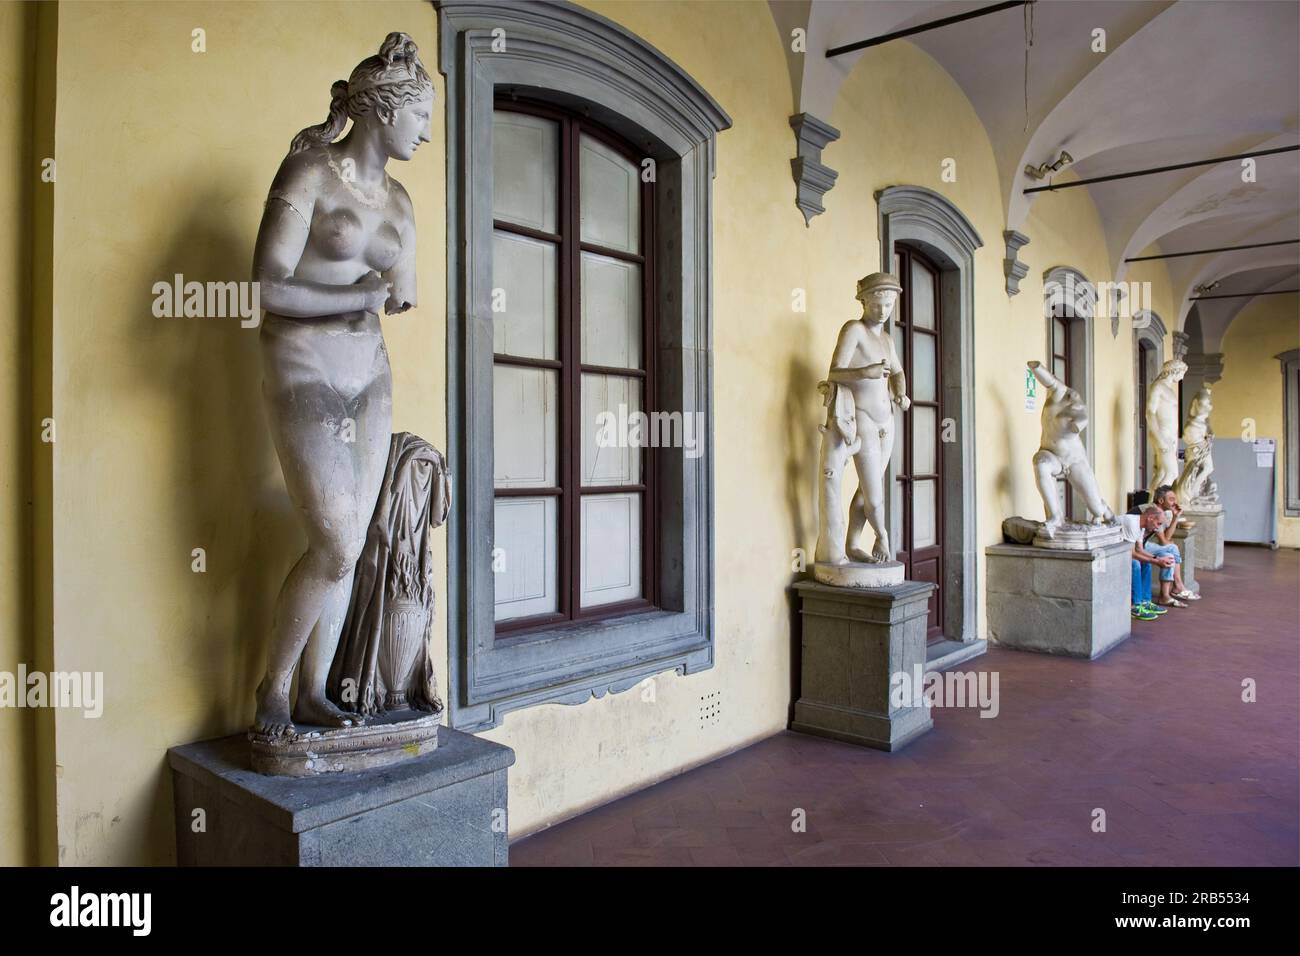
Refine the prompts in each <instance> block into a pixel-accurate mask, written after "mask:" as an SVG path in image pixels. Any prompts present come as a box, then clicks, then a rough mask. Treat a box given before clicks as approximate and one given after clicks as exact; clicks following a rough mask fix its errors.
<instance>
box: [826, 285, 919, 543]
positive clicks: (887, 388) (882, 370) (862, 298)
mask: <svg viewBox="0 0 1300 956" xmlns="http://www.w3.org/2000/svg"><path fill="white" fill-rule="evenodd" d="M900 292H902V286H901V285H900V284H899V282H898V279H897V278H896V277H895V276H893V275H890V274H889V273H887V272H877V273H874V274H872V275H869V276H867V277H865V278H863V279H861V280H859V282H858V287H857V296H856V297H857V300H858V301H859V302H860V303H862V317H861V318H860V319H853V320H851V321H849V322H846V323H845V324H844V327H843V328H842V329H840V335H839V339H838V340H837V342H836V343H835V353H834V356H833V357H832V359H831V368H830V372H829V373H828V375H827V377H826V381H824V382H821V383H820V384H819V385H818V388H819V389H820V390H821V392H822V394H823V395H824V396H825V402H826V405H827V409H828V410H827V415H826V423H825V424H824V425H822V426H820V430H821V432H822V451H821V470H822V473H821V481H820V485H819V494H818V503H819V506H820V528H819V532H820V533H819V534H818V537H817V553H816V560H817V562H818V563H823V564H839V565H843V564H847V563H848V562H849V560H850V559H852V560H854V561H859V562H863V563H870V564H883V563H888V562H892V561H893V560H894V551H893V548H892V547H891V546H890V541H889V532H888V530H887V528H886V526H885V501H886V499H885V470H886V469H887V468H888V467H889V457H890V454H891V452H892V451H893V447H894V410H893V407H892V406H893V405H897V406H898V407H899V408H900V409H902V410H903V411H907V409H908V408H909V407H910V406H911V404H912V403H911V401H910V400H909V399H908V397H907V394H906V381H905V380H904V376H903V366H902V364H901V363H900V362H899V361H898V354H897V352H895V350H894V342H893V340H892V339H891V338H890V336H889V333H888V332H886V331H885V322H886V321H888V319H889V317H890V315H891V314H892V313H893V311H894V307H895V305H897V303H898V296H899V293H900ZM850 455H851V456H852V457H853V464H854V467H855V468H856V470H857V473H858V491H857V493H856V494H855V495H854V496H853V501H852V503H851V505H850V508H849V513H850V517H849V528H848V533H847V536H846V535H845V533H844V509H843V505H842V503H841V499H840V490H841V476H842V474H843V467H844V464H845V462H846V460H847V458H848V457H849V456H850ZM867 524H870V525H871V529H872V531H874V532H875V534H876V541H875V545H874V546H873V547H872V549H871V552H870V553H867V552H866V551H865V550H863V548H862V547H861V546H860V538H861V536H862V533H863V530H864V528H865V526H866V525H867Z"/></svg>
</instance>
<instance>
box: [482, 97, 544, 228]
mask: <svg viewBox="0 0 1300 956" xmlns="http://www.w3.org/2000/svg"><path fill="white" fill-rule="evenodd" d="M559 164H560V134H559V127H558V124H557V123H556V122H555V121H554V120H548V119H543V118H542V117H540V116H529V115H528V114H526V113H510V112H505V111H502V110H497V111H496V112H495V113H494V114H493V115H492V182H493V189H492V216H493V218H495V219H501V220H504V221H505V222H513V223H517V224H518V225H521V226H528V227H529V228H531V229H540V230H542V231H543V232H558V231H559V226H558V223H559V216H558V215H557V205H558V193H559V186H558V183H559Z"/></svg>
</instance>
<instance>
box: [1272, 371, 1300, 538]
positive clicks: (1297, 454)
mask: <svg viewBox="0 0 1300 956" xmlns="http://www.w3.org/2000/svg"><path fill="white" fill-rule="evenodd" d="M1277 360H1278V361H1279V362H1280V363H1281V364H1282V440H1283V442H1284V444H1285V446H1286V447H1285V448H1284V449H1283V450H1284V451H1285V453H1286V460H1285V461H1283V462H1282V514H1283V515H1284V516H1286V517H1288V518H1300V387H1297V385H1296V374H1297V372H1298V371H1300V349H1292V350H1291V351H1289V352H1283V353H1282V354H1281V355H1278V356H1277Z"/></svg>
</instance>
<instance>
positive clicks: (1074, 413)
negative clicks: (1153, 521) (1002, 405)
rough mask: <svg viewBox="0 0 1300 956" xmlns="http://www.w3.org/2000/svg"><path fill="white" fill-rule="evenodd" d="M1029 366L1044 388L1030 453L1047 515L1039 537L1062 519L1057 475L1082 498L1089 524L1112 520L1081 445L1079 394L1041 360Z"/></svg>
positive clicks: (1084, 422) (1083, 412) (1083, 411)
mask: <svg viewBox="0 0 1300 956" xmlns="http://www.w3.org/2000/svg"><path fill="white" fill-rule="evenodd" d="M1029 369H1030V371H1032V372H1033V373H1034V377H1035V378H1037V379H1038V381H1040V382H1042V383H1043V387H1044V388H1046V389H1047V396H1046V398H1045V400H1044V401H1043V416H1042V423H1043V435H1042V445H1041V447H1039V449H1038V451H1037V452H1035V454H1034V477H1035V479H1036V481H1037V482H1038V493H1039V494H1040V495H1041V496H1042V498H1043V510H1044V511H1045V512H1046V515H1047V520H1046V521H1045V522H1044V523H1043V528H1042V534H1043V536H1044V537H1046V538H1051V537H1053V536H1054V535H1055V534H1056V531H1057V529H1058V528H1060V527H1061V524H1062V523H1063V522H1064V521H1065V508H1064V505H1063V503H1062V502H1061V501H1060V499H1059V497H1058V495H1057V493H1056V481H1057V479H1058V478H1061V477H1064V478H1065V479H1066V480H1067V481H1068V482H1069V483H1070V485H1071V486H1072V487H1073V488H1074V490H1075V491H1076V492H1078V493H1079V496H1080V497H1081V498H1083V500H1084V503H1085V504H1086V505H1087V506H1088V512H1089V514H1090V515H1091V523H1092V524H1111V523H1113V522H1114V520H1115V512H1113V511H1111V510H1110V506H1109V505H1107V504H1106V502H1105V501H1104V500H1102V497H1101V489H1100V488H1099V487H1098V486H1097V478H1096V476H1095V475H1093V473H1092V466H1091V465H1089V464H1088V450H1087V449H1086V448H1085V447H1084V445H1083V438H1082V435H1083V430H1084V429H1085V428H1087V427H1088V409H1087V407H1086V406H1085V405H1084V404H1083V397H1082V396H1081V395H1080V394H1079V393H1078V392H1077V391H1075V390H1074V389H1072V388H1070V387H1069V386H1067V385H1066V384H1065V383H1064V382H1062V381H1060V380H1059V379H1057V377H1056V376H1055V375H1053V374H1052V373H1051V372H1049V371H1048V370H1047V369H1046V368H1044V367H1043V364H1042V363H1041V362H1030V363H1029Z"/></svg>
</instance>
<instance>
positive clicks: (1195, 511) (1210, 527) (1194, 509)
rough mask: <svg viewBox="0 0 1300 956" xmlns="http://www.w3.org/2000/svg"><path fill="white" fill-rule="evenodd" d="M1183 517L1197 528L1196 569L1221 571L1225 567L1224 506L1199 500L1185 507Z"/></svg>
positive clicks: (1184, 560) (1185, 560) (1184, 561)
mask: <svg viewBox="0 0 1300 956" xmlns="http://www.w3.org/2000/svg"><path fill="white" fill-rule="evenodd" d="M1183 516H1184V517H1185V518H1186V519H1187V520H1188V521H1190V522H1192V523H1193V525H1194V526H1195V528H1196V557H1195V566H1196V569H1197V570H1198V571H1217V570H1219V568H1221V567H1223V505H1222V504H1220V503H1219V502H1217V501H1213V502H1212V501H1206V500H1204V499H1202V498H1198V499H1197V500H1196V501H1194V502H1192V504H1190V505H1186V506H1184V507H1183ZM1186 562H1187V559H1186V558H1184V559H1183V563H1184V564H1186ZM1184 573H1186V572H1185V571H1184Z"/></svg>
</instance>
